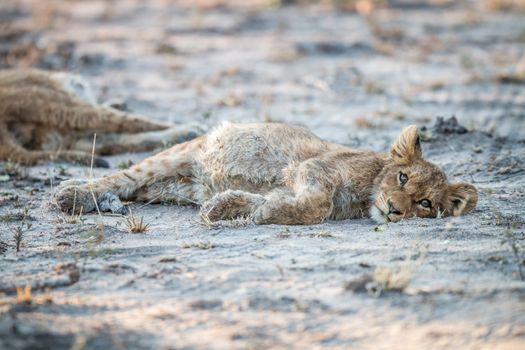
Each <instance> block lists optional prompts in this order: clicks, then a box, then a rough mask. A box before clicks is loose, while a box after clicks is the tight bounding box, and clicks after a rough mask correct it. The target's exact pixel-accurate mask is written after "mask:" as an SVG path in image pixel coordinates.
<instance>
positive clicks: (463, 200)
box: [370, 125, 478, 222]
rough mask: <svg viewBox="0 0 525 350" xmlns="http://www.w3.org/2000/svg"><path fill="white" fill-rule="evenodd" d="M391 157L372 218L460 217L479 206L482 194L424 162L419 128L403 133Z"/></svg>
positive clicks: (378, 183)
mask: <svg viewBox="0 0 525 350" xmlns="http://www.w3.org/2000/svg"><path fill="white" fill-rule="evenodd" d="M390 157H391V159H390V160H389V162H388V163H387V165H386V166H385V167H384V168H383V170H382V171H381V173H380V174H379V176H378V177H377V178H376V180H375V183H374V189H375V193H374V194H373V197H372V203H373V205H372V207H371V209H370V216H371V217H372V218H374V219H375V220H377V221H379V222H385V221H386V222H389V221H394V222H395V221H399V220H401V219H403V218H410V217H414V216H418V217H422V218H435V217H437V216H440V215H443V216H447V215H453V216H458V215H461V214H465V213H468V212H469V211H471V210H472V209H474V208H475V207H476V204H477V202H478V191H477V190H476V188H475V187H474V186H473V185H471V184H468V183H456V184H450V183H449V182H448V181H447V177H446V175H445V173H444V172H443V171H442V170H441V169H440V168H438V167H437V166H436V165H434V164H432V163H430V162H427V161H426V160H424V159H423V156H422V153H421V145H420V143H419V136H418V133H417V128H416V126H415V125H411V126H408V127H407V128H405V129H404V130H403V132H402V133H401V135H400V136H399V137H398V139H397V140H396V142H395V143H394V145H393V146H392V149H391V151H390Z"/></svg>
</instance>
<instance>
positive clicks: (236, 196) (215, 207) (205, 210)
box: [201, 190, 265, 222]
mask: <svg viewBox="0 0 525 350" xmlns="http://www.w3.org/2000/svg"><path fill="white" fill-rule="evenodd" d="M264 201H265V200H264V197H263V196H261V195H258V194H253V193H247V192H243V191H235V190H227V191H225V192H222V193H218V194H216V195H215V196H213V197H212V198H211V199H210V200H208V201H206V202H205V203H204V204H203V205H202V206H201V216H202V217H204V218H207V219H208V220H210V221H212V222H214V221H219V220H232V219H236V218H239V217H248V216H251V215H252V213H253V211H254V210H255V208H256V207H257V206H259V205H261V204H262V203H264Z"/></svg>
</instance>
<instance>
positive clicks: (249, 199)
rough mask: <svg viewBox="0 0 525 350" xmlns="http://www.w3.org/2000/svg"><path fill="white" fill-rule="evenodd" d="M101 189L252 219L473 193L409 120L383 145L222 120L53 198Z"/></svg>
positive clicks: (81, 204)
mask: <svg viewBox="0 0 525 350" xmlns="http://www.w3.org/2000/svg"><path fill="white" fill-rule="evenodd" d="M108 193H112V194H114V195H116V196H118V197H119V198H120V199H125V200H136V201H147V202H166V201H169V202H172V201H173V202H176V203H179V204H195V205H199V206H201V214H202V215H204V216H206V217H207V218H208V219H209V220H211V221H217V220H228V219H234V218H238V217H248V218H251V219H252V220H253V221H254V222H255V223H257V224H272V223H273V224H314V223H320V222H322V221H324V220H326V219H332V220H343V219H354V218H362V217H368V216H370V217H372V218H374V219H376V220H377V221H380V222H388V221H399V220H401V219H403V218H410V217H415V216H418V217H429V218H430V217H436V216H438V215H454V216H457V215H461V214H464V213H468V212H469V211H471V210H472V209H474V207H475V206H476V203H477V200H478V194H477V190H476V188H475V187H474V186H472V185H471V184H468V183H456V184H450V183H449V182H448V181H447V178H446V176H445V174H444V173H443V171H442V170H440V169H439V168H438V167H437V166H436V165H434V164H432V163H430V162H428V161H426V160H424V159H423V157H422V154H421V146H420V143H419V137H418V133H417V128H416V127H415V126H414V125H411V126H409V127H407V128H405V129H404V130H403V132H402V133H401V135H400V136H399V138H398V139H397V141H396V142H395V143H394V145H393V146H392V149H391V150H390V154H381V153H375V152H370V151H363V150H354V149H350V148H347V147H345V146H342V145H338V144H334V143H330V142H326V141H323V140H321V139H320V138H318V137H317V136H315V135H314V134H312V133H311V132H310V131H308V130H307V129H305V128H303V127H299V126H294V125H286V124H229V123H228V124H224V125H222V126H220V127H218V128H216V129H215V130H213V131H212V132H211V133H209V134H207V135H203V136H200V137H198V138H196V139H194V140H192V141H189V142H186V143H183V144H180V145H176V146H174V147H172V148H171V149H169V150H166V151H164V152H162V153H159V154H157V155H156V156H153V157H151V158H148V159H146V160H144V161H143V162H142V163H139V164H138V165H135V166H133V167H131V168H130V169H128V170H123V171H120V172H117V173H115V174H114V175H112V176H108V177H104V178H102V179H99V180H95V181H94V182H92V183H86V184H80V185H79V184H78V183H73V184H72V183H71V181H70V182H66V183H64V184H63V185H62V187H61V189H60V190H59V191H58V192H57V194H56V198H55V199H56V202H57V204H58V205H59V206H60V208H61V209H62V210H63V211H69V212H71V211H72V209H73V208H76V210H75V211H77V212H78V211H83V212H89V211H93V210H95V208H96V207H97V203H95V202H94V200H93V199H94V198H96V199H97V201H100V200H101V198H102V197H104V196H106V197H107V194H108ZM75 201H76V203H75Z"/></svg>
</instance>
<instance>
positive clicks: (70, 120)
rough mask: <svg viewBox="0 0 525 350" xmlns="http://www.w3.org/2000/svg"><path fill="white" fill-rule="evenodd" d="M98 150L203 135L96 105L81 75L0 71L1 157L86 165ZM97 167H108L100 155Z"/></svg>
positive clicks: (145, 145) (129, 148)
mask: <svg viewBox="0 0 525 350" xmlns="http://www.w3.org/2000/svg"><path fill="white" fill-rule="evenodd" d="M94 133H97V134H99V136H98V138H97V142H96V149H95V153H96V154H102V155H104V154H115V153H123V152H136V151H144V150H151V149H154V148H157V147H160V146H162V145H164V144H165V143H171V144H174V143H180V142H183V141H187V140H190V139H192V138H194V137H196V136H198V134H201V133H202V132H201V130H200V128H197V127H189V126H178V127H176V126H173V125H169V124H164V123H160V122H154V121H149V120H146V119H145V118H142V117H139V116H134V115H129V114H127V113H123V112H120V111H118V110H116V109H113V108H105V107H101V106H97V105H95V98H94V97H93V94H92V93H91V91H90V88H89V86H88V85H87V84H86V83H85V82H84V81H83V80H81V79H80V78H79V77H77V76H75V75H71V74H67V73H52V72H47V71H42V70H28V69H23V70H17V69H13V70H0V161H2V160H11V161H13V162H18V163H21V164H24V165H33V164H35V163H36V162H38V161H39V160H58V161H72V162H79V163H82V164H86V165H89V164H90V162H91V157H92V156H91V152H92V143H93V134H94ZM94 165H95V166H105V167H107V166H108V164H107V162H106V161H105V160H104V159H102V158H98V157H97V158H96V159H95V164H94Z"/></svg>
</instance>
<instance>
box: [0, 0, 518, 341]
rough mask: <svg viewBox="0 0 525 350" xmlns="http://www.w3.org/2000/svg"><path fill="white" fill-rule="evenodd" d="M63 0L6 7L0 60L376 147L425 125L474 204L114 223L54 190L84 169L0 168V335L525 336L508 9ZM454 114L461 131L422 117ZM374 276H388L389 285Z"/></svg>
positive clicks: (172, 210)
mask: <svg viewBox="0 0 525 350" xmlns="http://www.w3.org/2000/svg"><path fill="white" fill-rule="evenodd" d="M65 3H66V1H45V2H43V1H36V0H35V1H2V4H0V23H4V24H5V23H11V26H9V27H6V26H4V27H2V28H3V29H6V28H7V29H8V30H7V31H5V32H3V34H2V35H0V44H1V49H0V50H1V52H0V65H1V66H2V67H11V66H38V67H44V68H48V69H62V70H69V71H74V72H77V73H80V74H82V75H84V76H85V77H86V78H88V79H89V80H90V81H91V82H92V83H93V85H94V87H95V91H96V93H97V95H98V96H99V100H100V102H101V103H104V102H108V101H113V102H115V101H116V102H119V103H120V104H125V105H126V107H127V108H128V109H129V110H132V111H134V112H137V113H142V114H145V115H148V116H151V118H158V119H164V120H169V121H172V122H175V123H187V122H192V123H198V124H200V125H203V126H206V127H207V128H210V127H213V126H214V125H216V124H217V123H219V122H220V121H222V120H235V121H254V120H258V121H286V122H292V123H300V124H303V125H306V126H308V127H310V128H311V129H312V130H313V131H314V132H315V133H317V134H318V135H320V136H321V137H323V138H325V139H328V140H331V141H336V142H340V143H344V144H347V145H350V146H353V147H362V148H370V149H374V150H381V151H386V150H387V149H388V147H389V145H390V144H391V143H392V141H393V138H394V137H395V135H396V134H397V133H398V132H399V131H400V129H401V128H402V127H403V126H405V125H407V124H409V123H416V124H418V125H419V126H427V138H428V140H427V142H425V143H424V144H423V148H424V153H425V155H426V156H427V157H428V158H429V159H430V160H432V161H433V162H435V163H437V164H439V165H440V166H442V167H443V168H444V169H445V170H446V172H447V174H449V178H450V179H451V180H452V181H460V180H464V181H470V182H473V183H474V184H475V185H476V186H477V187H478V188H479V190H480V202H479V205H478V207H477V209H476V210H475V211H474V212H473V213H472V214H471V215H468V216H465V217H461V218H443V219H432V220H423V219H416V220H407V221H404V222H401V223H396V224H388V225H380V226H378V225H377V224H375V223H374V222H372V221H371V220H369V219H363V220H350V221H342V222H326V223H324V224H322V225H314V226H290V227H285V226H278V225H270V226H253V225H248V226H240V227H236V226H235V225H233V226H231V225H224V226H219V227H216V228H209V227H205V226H204V225H203V224H202V223H201V222H200V221H199V219H198V216H197V210H196V209H195V208H192V207H175V206H167V205H144V204H140V203H137V204H133V205H132V208H133V212H134V213H135V215H137V216H143V217H144V221H145V222H146V223H148V224H149V225H150V226H149V230H148V231H147V232H146V233H144V234H131V233H129V232H128V230H127V228H126V223H125V221H126V220H125V218H123V217H119V216H111V215H106V216H103V217H99V216H98V215H95V214H92V215H85V216H83V217H82V218H81V219H80V220H78V222H76V223H71V221H72V219H71V218H68V217H65V216H64V215H63V214H61V213H59V212H58V211H57V210H56V209H55V208H53V206H52V205H51V197H52V193H53V191H54V188H55V186H56V184H57V183H59V182H60V181H61V180H64V179H68V178H72V177H86V176H87V175H88V170H89V169H86V168H83V167H79V166H71V165H68V164H53V163H44V164H42V165H39V166H35V167H32V168H20V167H16V166H13V165H12V164H7V163H4V164H0V170H1V171H0V181H1V182H0V349H128V348H129V349H142V348H144V349H152V348H155V349H193V348H203V349H237V348H239V349H250V348H253V349H259V348H270V347H271V348H298V349H299V348H312V349H316V348H335V349H348V348H364V349H367V348H370V349H392V348H399V349H431V348H436V349H450V348H456V349H457V348H464V349H485V348H486V349H523V348H524V346H525V303H524V301H525V282H524V281H523V280H522V278H521V277H520V269H522V270H525V266H523V265H524V250H525V244H524V239H525V234H524V223H525V204H524V200H525V176H524V174H525V172H524V163H523V162H524V155H525V81H524V80H523V79H524V75H525V59H524V58H523V57H525V56H524V55H525V20H524V14H523V13H522V12H519V11H510V12H497V11H487V10H485V9H484V8H482V6H481V5H480V3H482V1H476V2H463V3H462V4H463V5H461V6H459V5H453V4H451V3H455V2H448V1H442V2H440V5H436V4H434V3H433V2H430V1H428V2H424V1H418V2H416V3H414V2H413V1H412V2H410V1H408V2H407V1H392V3H393V6H392V7H391V8H390V9H384V10H378V11H375V12H373V14H372V16H370V17H364V16H360V15H358V14H356V13H354V12H342V11H334V10H333V9H330V8H326V7H319V6H289V7H283V8H277V7H272V6H267V5H263V6H246V4H244V5H243V6H226V5H216V6H197V5H195V4H194V5H191V3H192V2H187V3H183V2H176V1H148V2H147V5H145V4H146V2H141V1H129V0H122V1H121V0H119V1H114V2H113V4H112V5H111V3H106V2H100V1H75V2H69V3H74V6H71V5H70V6H67V5H65ZM262 3H264V2H262ZM108 4H110V5H108ZM24 30H29V31H30V32H24ZM520 60H521V62H520ZM0 103H1V101H0ZM452 115H455V116H456V117H457V119H458V120H459V122H460V124H461V125H464V126H465V127H466V128H467V129H468V131H469V132H467V133H463V134H459V133H455V132H452V133H443V132H440V130H438V129H436V128H433V127H432V126H433V125H434V124H435V121H436V117H438V116H443V117H445V118H449V117H451V116H452ZM441 131H442V130H441ZM146 156H147V154H130V155H122V156H118V157H112V158H109V161H110V162H111V164H112V166H113V168H116V167H117V165H118V164H120V163H122V162H126V161H128V160H132V161H134V162H136V161H139V160H140V159H142V158H144V157H146ZM112 171H114V169H110V170H101V169H94V175H95V176H104V175H106V174H109V173H111V172H112ZM17 230H19V231H21V232H22V233H23V238H22V240H21V245H20V251H19V252H17V251H16V244H15V240H14V232H16V231H17ZM513 248H515V249H514V250H513ZM380 271H383V272H384V271H390V272H392V273H393V274H394V279H395V277H396V276H397V277H402V279H403V278H404V281H405V282H406V283H401V284H403V285H404V284H407V285H406V287H405V288H404V289H402V290H401V291H389V290H387V289H388V288H387V287H385V285H384V284H381V283H380V282H381V281H382V280H381V279H380V278H379V277H378V273H379V272H380ZM374 276H376V277H375V280H374ZM26 285H30V286H32V296H31V302H30V303H23V302H20V303H17V302H16V293H15V290H16V287H20V286H26ZM20 298H22V296H20Z"/></svg>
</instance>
